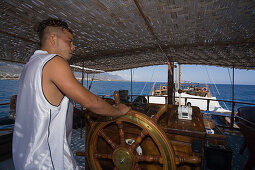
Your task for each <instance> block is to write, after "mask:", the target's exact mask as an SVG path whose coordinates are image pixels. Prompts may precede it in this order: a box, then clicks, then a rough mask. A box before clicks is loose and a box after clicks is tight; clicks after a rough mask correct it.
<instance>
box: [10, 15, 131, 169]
mask: <svg viewBox="0 0 255 170" xmlns="http://www.w3.org/2000/svg"><path fill="white" fill-rule="evenodd" d="M38 33H39V38H40V43H41V50H37V51H35V53H34V55H32V56H31V58H30V60H29V62H28V63H27V64H26V65H25V67H24V70H23V72H22V74H21V77H20V82H19V92H18V98H17V106H16V121H15V127H14V134H13V161H14V166H15V168H16V169H19V170H21V169H33V170H35V169H36V170H37V169H56V170H63V169H79V167H78V166H77V165H76V163H75V160H74V159H73V155H72V152H71V150H70V132H71V129H70V128H71V126H70V124H71V122H72V108H73V106H72V104H71V102H70V100H69V98H70V99H72V100H74V101H75V102H77V103H79V104H81V105H82V106H83V107H86V108H87V109H89V110H91V111H92V112H94V113H97V114H101V115H106V116H118V115H124V114H126V113H127V112H128V110H129V107H127V106H125V105H123V104H119V105H118V106H111V105H109V104H108V103H106V102H105V101H104V100H102V99H100V98H99V97H98V96H96V95H94V94H92V93H90V92H89V91H88V90H87V89H85V88H84V87H83V86H82V85H81V84H80V83H79V82H78V81H77V80H76V78H75V77H74V75H73V73H72V71H71V69H70V67H69V64H68V62H67V61H68V60H69V59H70V58H71V57H72V53H73V51H74V45H73V35H72V31H71V30H70V29H69V28H68V25H67V24H66V23H65V22H63V21H61V20H57V19H48V20H44V21H42V22H41V23H40V24H39V26H38Z"/></svg>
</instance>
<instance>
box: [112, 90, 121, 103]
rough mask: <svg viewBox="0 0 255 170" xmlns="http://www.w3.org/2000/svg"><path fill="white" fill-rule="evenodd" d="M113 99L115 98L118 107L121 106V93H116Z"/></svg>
mask: <svg viewBox="0 0 255 170" xmlns="http://www.w3.org/2000/svg"><path fill="white" fill-rule="evenodd" d="M113 97H114V100H115V104H116V105H118V104H120V95H119V92H118V91H117V90H115V91H114V93H113Z"/></svg>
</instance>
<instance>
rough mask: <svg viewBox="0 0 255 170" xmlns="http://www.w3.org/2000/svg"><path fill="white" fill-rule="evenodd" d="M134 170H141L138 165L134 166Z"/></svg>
mask: <svg viewBox="0 0 255 170" xmlns="http://www.w3.org/2000/svg"><path fill="white" fill-rule="evenodd" d="M134 169H135V170H142V169H141V167H140V166H139V165H138V163H136V164H135V168H134Z"/></svg>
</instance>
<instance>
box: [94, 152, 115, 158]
mask: <svg viewBox="0 0 255 170" xmlns="http://www.w3.org/2000/svg"><path fill="white" fill-rule="evenodd" d="M94 158H97V159H112V155H111V154H103V153H95V154H94Z"/></svg>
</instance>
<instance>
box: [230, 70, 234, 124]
mask: <svg viewBox="0 0 255 170" xmlns="http://www.w3.org/2000/svg"><path fill="white" fill-rule="evenodd" d="M234 87H235V67H234V65H233V78H232V112H231V123H230V127H231V128H233V127H234V109H235V102H234V96H235V89H234Z"/></svg>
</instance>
